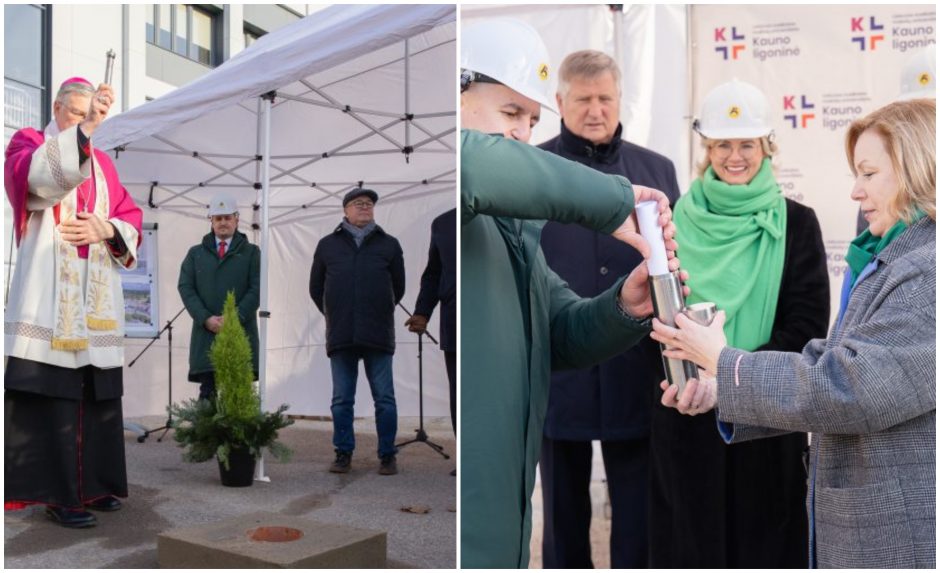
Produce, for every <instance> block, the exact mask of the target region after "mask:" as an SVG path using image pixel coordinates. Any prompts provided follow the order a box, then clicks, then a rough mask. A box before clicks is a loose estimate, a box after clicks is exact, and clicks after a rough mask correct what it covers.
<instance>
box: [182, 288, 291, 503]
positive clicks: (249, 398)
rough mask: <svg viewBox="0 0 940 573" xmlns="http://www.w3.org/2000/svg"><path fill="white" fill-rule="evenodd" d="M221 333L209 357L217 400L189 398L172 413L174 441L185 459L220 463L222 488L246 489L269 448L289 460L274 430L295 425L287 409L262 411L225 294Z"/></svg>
mask: <svg viewBox="0 0 940 573" xmlns="http://www.w3.org/2000/svg"><path fill="white" fill-rule="evenodd" d="M222 316H223V317H224V320H223V322H222V328H221V329H220V330H219V333H218V334H217V335H216V337H215V340H214V341H213V342H212V347H211V348H210V350H209V357H210V359H211V361H212V367H213V368H214V369H215V385H216V397H215V398H214V399H212V400H196V399H191V400H188V401H186V402H183V403H182V404H174V405H173V406H172V407H171V408H170V410H171V413H172V416H173V417H174V419H175V421H174V422H173V429H174V430H175V432H174V433H173V437H174V439H175V440H176V442H177V443H178V444H179V445H180V447H182V448H185V451H184V452H183V460H185V461H188V462H205V461H208V460H210V459H212V458H213V457H215V458H216V459H218V462H219V473H220V476H221V478H222V485H225V486H230V487H245V486H250V485H252V483H253V477H254V471H255V462H256V460H257V458H258V456H260V455H261V450H262V449H264V448H267V449H268V451H269V452H270V453H271V455H272V456H274V457H275V458H276V459H279V460H281V461H287V460H288V459H290V456H291V450H290V449H289V448H288V447H287V446H285V445H284V444H282V443H281V442H279V441H278V440H277V436H278V430H280V429H282V428H285V427H287V426H289V425H291V424H293V423H294V421H293V420H291V419H290V418H288V417H287V416H285V415H284V412H285V411H286V410H287V408H288V406H287V404H283V405H281V407H280V408H278V409H277V410H276V411H274V412H262V411H261V398H260V396H259V395H258V390H257V389H256V388H255V384H254V372H253V369H252V365H251V345H250V343H249V342H248V336H247V335H246V334H245V329H244V328H243V327H242V325H241V322H240V321H239V320H238V311H237V310H236V307H235V294H234V293H232V292H229V293H228V296H227V297H226V298H225V306H224V310H223V313H222Z"/></svg>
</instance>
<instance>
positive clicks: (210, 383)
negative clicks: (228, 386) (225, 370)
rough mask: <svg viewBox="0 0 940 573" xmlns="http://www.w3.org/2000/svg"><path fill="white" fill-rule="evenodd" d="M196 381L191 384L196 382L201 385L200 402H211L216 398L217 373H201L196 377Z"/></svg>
mask: <svg viewBox="0 0 940 573" xmlns="http://www.w3.org/2000/svg"><path fill="white" fill-rule="evenodd" d="M194 378H196V379H195V380H190V382H196V383H197V384H199V399H200V400H211V399H212V398H215V372H201V373H199V374H196V375H195V376H194Z"/></svg>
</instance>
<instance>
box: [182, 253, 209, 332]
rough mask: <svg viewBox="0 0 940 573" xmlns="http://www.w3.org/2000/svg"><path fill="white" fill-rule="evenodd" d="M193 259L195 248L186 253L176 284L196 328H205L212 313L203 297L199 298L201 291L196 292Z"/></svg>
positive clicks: (194, 262) (194, 263)
mask: <svg viewBox="0 0 940 573" xmlns="http://www.w3.org/2000/svg"><path fill="white" fill-rule="evenodd" d="M193 259H194V255H193V249H190V250H189V252H188V253H186V258H185V259H183V264H182V266H181V267H180V279H179V282H178V283H177V285H176V289H177V290H178V291H179V293H180V298H181V299H183V305H184V306H185V307H186V312H188V313H189V316H191V317H193V325H194V328H195V327H199V328H203V327H204V326H203V325H205V323H206V319H208V318H209V317H210V316H212V313H211V312H209V309H208V308H206V305H205V304H203V302H202V299H201V298H199V293H198V292H196V261H194V260H193Z"/></svg>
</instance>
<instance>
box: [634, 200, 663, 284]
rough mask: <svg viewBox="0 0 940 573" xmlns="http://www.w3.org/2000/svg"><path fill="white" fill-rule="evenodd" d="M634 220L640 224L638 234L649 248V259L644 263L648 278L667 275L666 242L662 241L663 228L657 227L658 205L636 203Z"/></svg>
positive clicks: (647, 202)
mask: <svg viewBox="0 0 940 573" xmlns="http://www.w3.org/2000/svg"><path fill="white" fill-rule="evenodd" d="M636 218H637V221H639V223H640V234H641V235H643V238H644V239H646V242H647V243H648V244H649V246H650V258H649V260H647V261H646V268H648V269H649V272H650V276H654V277H655V276H658V275H668V274H669V263H668V262H667V258H666V242H665V241H664V240H663V228H662V227H660V226H659V205H658V204H657V203H656V202H655V201H643V202H641V203H638V204H637V206H636Z"/></svg>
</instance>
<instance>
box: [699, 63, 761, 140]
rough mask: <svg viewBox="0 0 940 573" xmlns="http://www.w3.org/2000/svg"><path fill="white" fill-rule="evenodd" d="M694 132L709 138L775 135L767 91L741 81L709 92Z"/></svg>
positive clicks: (722, 85) (748, 137)
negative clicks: (765, 92) (771, 123)
mask: <svg viewBox="0 0 940 573" xmlns="http://www.w3.org/2000/svg"><path fill="white" fill-rule="evenodd" d="M692 129H694V130H695V131H697V132H699V134H701V135H702V137H706V138H708V139H753V138H755V137H765V136H771V135H772V134H773V128H772V127H771V126H770V105H769V104H768V103H767V96H765V95H764V92H762V91H760V90H759V89H757V88H756V87H754V86H752V85H751V84H749V83H745V82H742V81H740V80H738V79H737V78H735V79H733V80H731V81H730V82H727V83H724V84H721V85H720V86H717V87H715V88H714V89H712V91H710V92H708V95H706V96H705V99H704V100H703V101H702V114H701V116H699V118H698V119H696V120H695V122H693V124H692Z"/></svg>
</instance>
